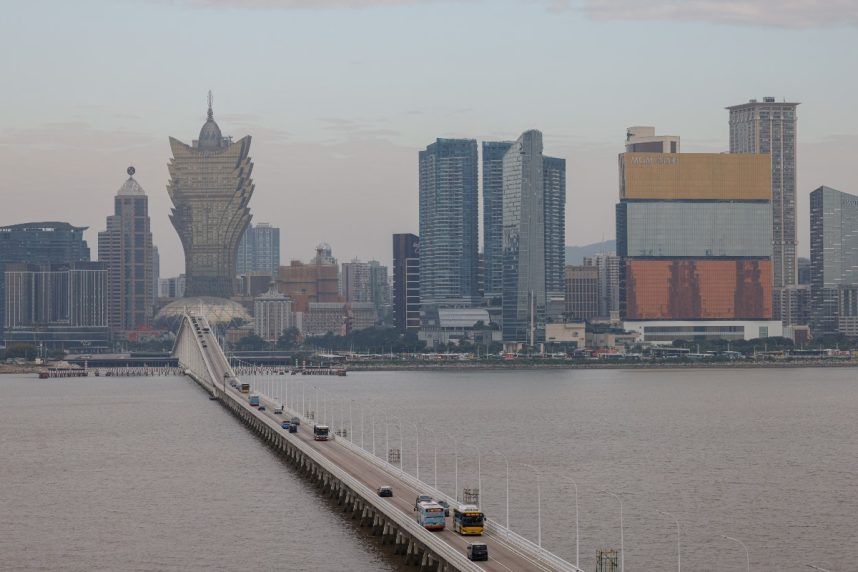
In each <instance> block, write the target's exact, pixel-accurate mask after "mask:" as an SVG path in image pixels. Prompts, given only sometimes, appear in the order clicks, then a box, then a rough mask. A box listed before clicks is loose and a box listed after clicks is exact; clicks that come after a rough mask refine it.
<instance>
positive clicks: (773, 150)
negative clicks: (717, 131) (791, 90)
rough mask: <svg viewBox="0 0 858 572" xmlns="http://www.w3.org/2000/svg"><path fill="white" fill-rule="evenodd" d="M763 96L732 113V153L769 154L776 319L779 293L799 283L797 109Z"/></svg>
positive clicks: (733, 108)
mask: <svg viewBox="0 0 858 572" xmlns="http://www.w3.org/2000/svg"><path fill="white" fill-rule="evenodd" d="M798 105H799V104H798V103H787V102H776V101H775V98H774V97H764V98H763V101H762V102H758V101H757V100H756V99H752V100H750V101H749V102H748V103H744V104H741V105H733V106H730V107H728V108H727V109H728V110H729V112H730V153H764V154H767V155H769V159H770V164H771V184H772V198H771V200H772V241H773V249H772V267H773V273H774V276H773V280H774V282H773V286H774V289H775V294H774V296H775V298H774V301H775V314H774V316H775V318H776V319H780V310H779V305H780V290H781V289H782V288H784V287H785V286H790V285H792V284H795V283H796V279H797V275H796V274H797V273H796V245H797V243H798V241H797V237H796V137H797V133H796V122H797V115H796V107H798Z"/></svg>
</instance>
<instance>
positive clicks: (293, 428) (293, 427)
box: [289, 423, 298, 433]
mask: <svg viewBox="0 0 858 572" xmlns="http://www.w3.org/2000/svg"><path fill="white" fill-rule="evenodd" d="M289 432H290V433H297V432H298V426H297V425H295V424H294V423H290V424H289Z"/></svg>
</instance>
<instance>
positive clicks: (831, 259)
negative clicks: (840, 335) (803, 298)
mask: <svg viewBox="0 0 858 572" xmlns="http://www.w3.org/2000/svg"><path fill="white" fill-rule="evenodd" d="M856 287H858V196H855V195H850V194H847V193H843V192H840V191H838V190H836V189H832V188H830V187H819V188H818V189H816V190H815V191H813V192H812V193H810V290H811V294H810V296H811V329H812V331H813V333H814V335H824V334H832V333H836V332H839V331H840V332H842V331H843V328H841V324H840V322H841V312H842V313H843V315H842V317H843V318H846V317H849V315H850V313H851V312H852V308H854V307H855V305H854V304H852V303H851V300H852V298H851V297H850V295H849V293H848V291H850V290H854V289H855V288H856ZM844 324H845V321H844Z"/></svg>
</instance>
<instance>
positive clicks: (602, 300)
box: [583, 252, 620, 318]
mask: <svg viewBox="0 0 858 572" xmlns="http://www.w3.org/2000/svg"><path fill="white" fill-rule="evenodd" d="M583 262H584V266H593V267H595V268H596V269H597V270H598V273H599V310H598V313H597V314H596V315H597V316H599V317H600V318H611V317H612V316H618V315H619V311H620V257H619V256H617V255H616V254H615V253H613V252H598V253H596V254H594V255H593V256H585V257H584V261H583Z"/></svg>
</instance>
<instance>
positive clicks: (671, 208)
mask: <svg viewBox="0 0 858 572" xmlns="http://www.w3.org/2000/svg"><path fill="white" fill-rule="evenodd" d="M771 225H772V209H771V206H770V205H769V203H768V202H765V201H760V202H747V201H743V202H704V201H658V202H623V203H620V204H618V205H617V253H618V254H619V255H620V256H622V257H644V256H649V257H690V258H698V257H756V258H769V257H771V255H772V237H771V232H770V230H771Z"/></svg>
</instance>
